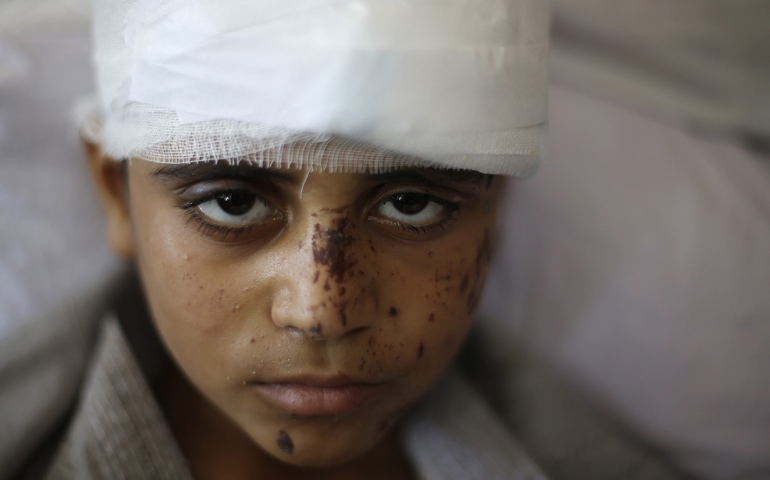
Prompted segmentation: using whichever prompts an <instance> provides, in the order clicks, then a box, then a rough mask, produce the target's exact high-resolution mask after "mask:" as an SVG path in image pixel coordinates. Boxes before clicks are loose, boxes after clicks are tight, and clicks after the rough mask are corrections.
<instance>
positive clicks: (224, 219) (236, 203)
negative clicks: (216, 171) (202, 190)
mask: <svg viewBox="0 0 770 480" xmlns="http://www.w3.org/2000/svg"><path fill="white" fill-rule="evenodd" d="M196 208H197V210H198V212H199V213H200V214H201V216H203V217H204V218H205V219H207V220H209V221H211V222H212V223H215V224H219V225H224V226H227V227H239V226H244V225H249V224H252V223H255V222H259V221H260V220H263V219H265V218H268V217H270V216H273V215H274V213H275V212H274V209H273V208H272V207H271V206H270V205H269V204H268V203H267V202H265V201H264V200H263V199H262V198H260V197H259V196H258V195H256V194H255V193H253V192H249V191H248V190H227V191H223V192H217V193H215V194H214V195H212V196H210V197H208V199H207V200H205V201H202V202H200V203H198V204H197V207H196Z"/></svg>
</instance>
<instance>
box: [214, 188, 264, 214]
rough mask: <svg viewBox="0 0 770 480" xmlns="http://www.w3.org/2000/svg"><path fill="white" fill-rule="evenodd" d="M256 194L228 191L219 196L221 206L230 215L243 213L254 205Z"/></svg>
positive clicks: (218, 202)
mask: <svg viewBox="0 0 770 480" xmlns="http://www.w3.org/2000/svg"><path fill="white" fill-rule="evenodd" d="M254 198H255V195H254V194H251V193H247V192H226V193H223V194H221V195H219V196H218V197H217V204H218V205H219V208H221V209H222V210H224V211H225V212H226V213H227V214H228V215H233V216H237V215H243V214H244V213H247V212H248V211H249V210H251V207H252V206H254Z"/></svg>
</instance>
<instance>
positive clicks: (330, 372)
mask: <svg viewBox="0 0 770 480" xmlns="http://www.w3.org/2000/svg"><path fill="white" fill-rule="evenodd" d="M306 175H307V174H306V172H304V171H300V170H293V169H283V170H278V169H276V170H265V169H258V168H254V167H248V166H241V167H231V166H229V165H227V164H224V165H223V164H221V163H220V164H212V163H208V164H197V165H184V166H173V167H169V166H166V167H162V166H159V165H157V164H152V163H149V162H145V161H140V160H135V161H133V162H132V163H131V165H130V166H129V168H128V185H129V188H128V191H129V195H128V197H129V199H128V212H129V214H128V217H127V220H126V222H130V223H129V224H128V226H127V228H126V229H125V230H126V231H127V232H130V233H127V235H129V236H130V239H124V245H129V248H128V250H129V251H130V254H131V255H132V256H133V257H134V258H135V260H136V262H137V264H138V267H139V271H140V274H141V277H142V280H143V283H144V286H145V290H146V292H147V298H148V301H149V305H150V309H151V311H152V315H153V317H154V321H155V323H156V325H157V328H158V330H159V332H160V335H161V337H162V338H163V340H164V342H165V344H166V346H167V347H168V350H169V351H170V353H171V355H172V356H173V358H174V359H175V360H176V362H177V363H178V365H179V366H180V368H181V369H182V370H183V372H184V373H185V374H186V376H187V377H188V378H189V380H190V381H191V382H192V383H193V384H194V385H195V386H196V387H197V388H198V389H199V390H200V391H201V392H202V393H203V394H204V395H205V397H207V398H208V399H209V400H210V401H211V402H212V403H214V404H215V405H216V406H217V407H218V408H219V409H220V410H221V411H222V412H224V413H225V414H226V415H227V416H228V417H229V418H230V419H231V420H232V421H233V422H234V423H235V424H237V425H238V426H239V427H240V429H242V430H243V431H244V432H245V433H246V434H247V435H248V436H249V437H251V439H253V441H254V442H256V443H257V444H258V445H259V446H261V447H262V449H264V450H265V451H267V452H268V453H269V454H271V455H273V456H274V457H276V458H279V459H281V460H283V461H285V462H289V463H292V464H295V465H308V466H324V465H333V464H340V463H344V462H347V461H351V460H352V459H354V458H357V457H359V456H361V455H362V454H363V453H364V452H366V451H368V450H369V449H371V448H372V447H373V446H374V445H375V444H376V443H377V442H378V440H380V439H381V438H382V437H383V436H384V435H385V433H386V432H388V431H389V430H390V428H391V427H392V426H393V425H394V423H395V422H397V421H398V419H399V418H400V417H401V416H402V415H403V414H404V413H405V412H406V411H408V410H409V407H410V406H411V405H413V404H414V402H415V401H417V400H418V399H419V398H420V397H421V396H422V395H423V394H424V393H426V391H427V390H428V389H429V388H430V387H431V386H432V385H433V384H434V382H435V381H436V380H437V378H438V377H439V375H440V374H441V373H442V372H443V370H444V369H445V367H446V366H447V365H448V363H449V362H450V361H451V359H452V357H453V356H454V354H455V353H456V351H457V349H458V347H459V346H460V344H461V342H462V341H463V339H464V337H465V335H466V333H467V331H468V328H469V326H470V325H471V321H472V317H473V313H474V310H475V307H476V304H477V301H478V299H479V296H480V294H481V290H482V285H483V283H484V277H485V275H486V271H487V266H488V262H489V257H490V250H491V243H492V239H493V237H494V226H495V216H496V214H495V208H496V198H497V195H498V190H499V188H500V186H499V181H498V180H497V179H495V178H493V177H487V176H483V175H479V174H475V173H467V172H451V171H437V170H428V169H419V168H418V169H413V170H400V171H396V172H393V173H388V174H383V175H369V174H342V173H310V174H309V175H307V177H306ZM113 240H114V239H113ZM124 250H125V249H124Z"/></svg>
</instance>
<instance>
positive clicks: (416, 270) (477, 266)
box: [380, 227, 492, 373]
mask: <svg viewBox="0 0 770 480" xmlns="http://www.w3.org/2000/svg"><path fill="white" fill-rule="evenodd" d="M479 230H480V231H481V233H479V234H478V237H477V238H475V239H474V241H472V242H468V240H467V237H465V238H463V239H458V241H455V242H453V243H448V244H444V245H441V246H439V247H437V248H433V249H429V250H427V251H425V252H421V256H420V257H419V258H418V257H415V258H410V257H406V258H405V261H404V262H399V263H396V264H393V266H392V268H391V269H390V271H388V272H387V274H386V275H384V276H383V278H384V279H385V281H384V282H383V283H384V284H381V286H380V292H381V302H384V305H383V308H385V310H386V311H387V312H388V316H389V317H390V318H391V321H392V322H393V323H394V324H395V325H396V326H394V328H393V331H394V332H397V335H398V336H399V337H400V338H402V339H405V340H404V341H402V342H400V344H402V345H403V348H402V349H401V350H402V351H403V354H405V355H407V356H413V358H415V359H417V360H418V365H422V366H423V368H425V369H427V370H428V371H431V372H433V373H435V369H441V368H443V367H445V366H446V364H447V363H448V362H449V361H450V360H451V358H452V357H453V356H454V354H455V353H456V352H457V350H458V348H459V347H460V345H461V344H462V342H463V340H464V339H465V336H466V334H467V332H468V329H469V328H470V326H471V324H472V322H473V318H474V314H475V311H476V307H477V305H478V301H479V299H480V297H481V293H482V290H483V286H484V280H485V278H486V273H487V269H488V265H489V259H490V253H491V249H492V245H491V235H492V233H491V227H489V228H483V229H479ZM420 258H422V260H421V259H420ZM434 367H435V368H434Z"/></svg>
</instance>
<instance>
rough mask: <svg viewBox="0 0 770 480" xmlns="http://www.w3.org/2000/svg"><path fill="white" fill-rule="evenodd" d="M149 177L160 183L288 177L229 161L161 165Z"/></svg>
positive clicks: (287, 176) (272, 171)
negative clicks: (231, 178) (228, 178)
mask: <svg viewBox="0 0 770 480" xmlns="http://www.w3.org/2000/svg"><path fill="white" fill-rule="evenodd" d="M151 175H152V176H153V177H154V178H157V179H159V180H161V181H162V182H169V181H175V182H176V181H193V180H202V179H208V178H220V177H233V178H248V179H253V178H270V179H277V178H280V179H285V180H288V179H289V178H290V177H289V175H286V174H284V173H281V172H278V171H276V170H271V169H267V168H262V167H257V166H254V165H250V164H243V165H242V164H233V163H230V162H229V161H224V160H223V161H217V162H199V163H182V164H167V165H161V166H159V167H158V168H156V169H155V170H153V171H152V173H151Z"/></svg>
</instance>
